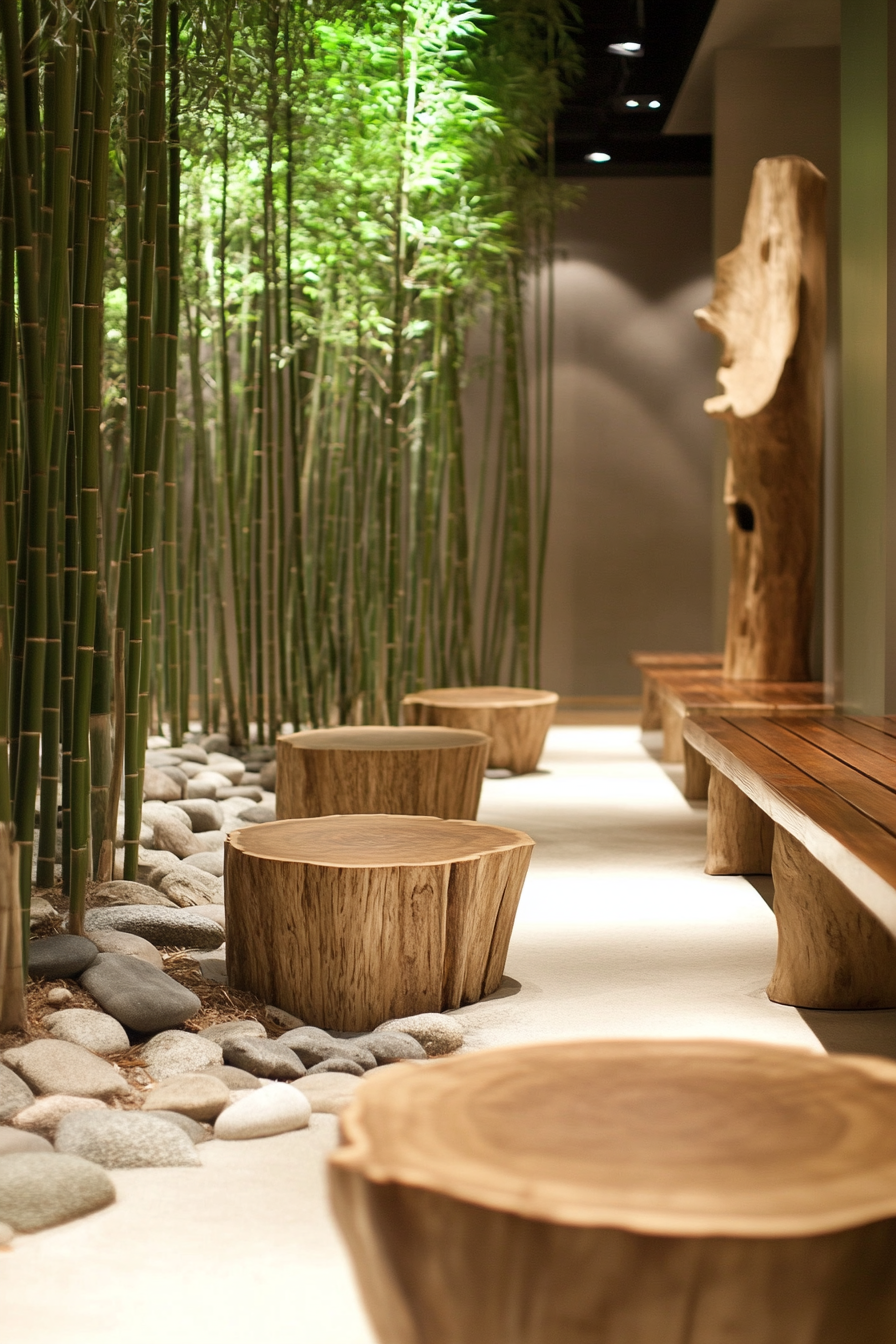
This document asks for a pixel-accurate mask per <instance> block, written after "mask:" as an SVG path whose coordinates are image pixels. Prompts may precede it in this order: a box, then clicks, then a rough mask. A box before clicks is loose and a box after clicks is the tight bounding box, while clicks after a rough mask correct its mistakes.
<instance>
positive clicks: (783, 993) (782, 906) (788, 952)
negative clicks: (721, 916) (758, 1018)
mask: <svg viewBox="0 0 896 1344" xmlns="http://www.w3.org/2000/svg"><path fill="white" fill-rule="evenodd" d="M772 877H773V878H774V883H775V919H776V920H777V921H778V958H777V961H776V962H775V971H774V975H773V976H772V978H771V981H770V983H769V987H768V996H769V998H770V999H773V1000H774V1001H775V1002H776V1003H791V1004H795V1005H797V1006H798V1007H800V1008H852V1009H858V1008H896V939H894V938H893V935H892V934H891V933H890V932H889V930H888V929H885V928H884V926H883V924H881V922H880V920H878V919H875V917H874V915H873V914H872V913H871V911H870V910H868V909H866V907H865V906H864V905H862V903H861V901H859V900H858V899H857V898H856V897H855V896H853V894H852V892H851V891H849V890H848V889H847V888H846V887H845V886H844V885H843V883H842V882H841V881H840V880H839V879H838V878H836V877H834V875H833V874H832V873H830V872H828V870H827V868H825V867H823V865H822V864H820V863H819V862H818V860H817V859H816V858H815V857H814V856H813V855H812V854H810V853H809V851H808V850H807V849H806V847H805V845H802V844H800V842H799V840H797V839H796V838H795V837H794V836H792V835H790V834H789V832H787V831H785V830H784V829H783V827H781V826H776V827H775V847H774V854H773V857H772Z"/></svg>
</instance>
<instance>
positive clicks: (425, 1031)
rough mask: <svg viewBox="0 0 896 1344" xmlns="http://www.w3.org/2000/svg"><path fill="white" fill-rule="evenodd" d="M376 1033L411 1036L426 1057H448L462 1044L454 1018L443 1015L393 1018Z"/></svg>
mask: <svg viewBox="0 0 896 1344" xmlns="http://www.w3.org/2000/svg"><path fill="white" fill-rule="evenodd" d="M376 1031H378V1032H379V1031H401V1032H404V1034H405V1035H406V1036H413V1038H414V1040H415V1041H419V1043H420V1044H421V1045H422V1046H423V1049H424V1050H425V1051H426V1053H427V1055H429V1056H430V1057H432V1056H433V1055H450V1054H452V1053H453V1052H454V1051H455V1050H459V1049H460V1047H461V1046H462V1045H463V1043H464V1033H463V1030H462V1028H461V1026H460V1024H459V1023H458V1021H457V1019H456V1018H453V1017H447V1016H446V1015H445V1013H415V1014H414V1016H413V1017H393V1018H391V1019H390V1021H388V1022H382V1023H380V1025H379V1026H378V1027H377V1028H376Z"/></svg>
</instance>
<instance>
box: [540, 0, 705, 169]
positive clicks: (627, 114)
mask: <svg viewBox="0 0 896 1344" xmlns="http://www.w3.org/2000/svg"><path fill="white" fill-rule="evenodd" d="M713 3H714V0H641V3H640V4H639V0H579V14H580V16H581V26H580V30H579V32H578V34H577V38H578V42H579V46H580V49H581V53H582V60H583V67H584V68H583V72H582V77H581V79H580V80H579V81H578V83H577V84H576V86H575V87H574V88H573V89H572V90H571V92H570V95H569V97H568V98H567V100H566V102H565V104H564V107H563V110H562V111H561V113H560V115H559V117H558V118H557V126H556V146H557V173H558V175H559V176H562V177H573V176H574V177H592V176H593V177H614V176H620V175H625V176H633V175H638V176H640V175H671V174H690V175H694V174H708V173H709V172H710V170H711V165H712V137H711V136H708V135H662V134H661V132H662V129H663V125H664V123H665V121H666V118H667V116H668V115H669V113H670V111H671V110H672V104H673V103H674V101H675V96H676V94H677V93H678V90H679V88H680V87H681V83H682V80H683V79H684V76H685V74H686V72H687V68H688V66H689V65H690V62H691V57H692V56H693V54H694V51H695V50H696V47H697V43H698V42H699V41H700V37H701V34H702V33H703V29H704V28H705V26H706V23H707V20H708V19H709V15H710V13H711V11H712V8H713ZM639 18H643V28H641V29H640V30H639V25H638V20H639ZM626 37H628V38H630V39H631V38H635V39H637V37H640V40H641V42H642V45H643V55H642V56H639V57H624V56H618V55H614V54H611V53H610V52H608V51H607V47H608V46H609V44H610V43H611V42H616V41H619V40H620V39H624V38H626ZM628 100H632V101H638V103H639V106H638V107H637V108H630V107H627V106H626V102H627V101H628ZM648 102H658V103H659V107H658V108H650V107H646V106H645V104H646V103H648ZM595 151H598V152H602V153H605V154H609V155H610V159H609V162H607V163H601V164H595V163H590V162H588V161H587V159H586V155H588V154H590V153H593V152H595Z"/></svg>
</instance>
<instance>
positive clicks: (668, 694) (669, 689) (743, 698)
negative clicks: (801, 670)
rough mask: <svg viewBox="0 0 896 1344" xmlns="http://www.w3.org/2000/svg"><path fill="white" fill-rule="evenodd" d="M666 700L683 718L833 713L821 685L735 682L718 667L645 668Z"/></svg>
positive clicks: (817, 683) (799, 682)
mask: <svg viewBox="0 0 896 1344" xmlns="http://www.w3.org/2000/svg"><path fill="white" fill-rule="evenodd" d="M641 670H642V672H643V674H644V676H645V677H649V678H650V680H651V681H652V682H654V684H655V685H656V686H657V688H658V689H659V691H660V694H661V695H662V697H663V699H665V700H667V701H668V702H669V703H670V704H671V705H673V706H674V707H675V708H676V709H677V710H678V711H679V713H681V714H684V715H689V714H694V713H704V714H706V713H712V712H715V713H717V714H724V713H726V712H730V711H733V710H738V711H741V712H745V713H749V712H751V711H752V712H754V713H766V714H767V713H774V712H775V711H784V710H797V711H808V712H813V713H816V714H817V713H825V712H833V708H834V707H833V705H826V704H825V690H824V685H823V683H822V682H820V681H734V680H732V679H731V678H727V677H723V676H722V672H721V668H719V667H661V666H660V667H656V668H652V667H648V666H644V667H642V669H641Z"/></svg>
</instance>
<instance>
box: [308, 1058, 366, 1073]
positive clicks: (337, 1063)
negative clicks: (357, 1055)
mask: <svg viewBox="0 0 896 1344" xmlns="http://www.w3.org/2000/svg"><path fill="white" fill-rule="evenodd" d="M308 1073H311V1074H320V1073H350V1074H352V1075H353V1076H354V1077H355V1078H363V1076H364V1073H365V1070H364V1069H363V1068H362V1067H361V1065H360V1064H356V1063H355V1061H354V1060H353V1059H348V1058H347V1057H346V1056H345V1055H332V1056H331V1057H330V1058H329V1059H322V1060H321V1061H320V1063H319V1064H312V1065H311V1068H310V1069H309V1070H308Z"/></svg>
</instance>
